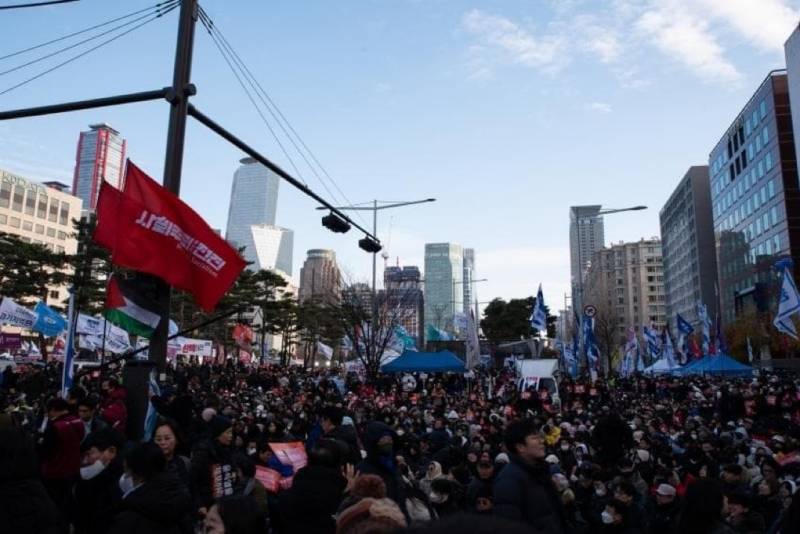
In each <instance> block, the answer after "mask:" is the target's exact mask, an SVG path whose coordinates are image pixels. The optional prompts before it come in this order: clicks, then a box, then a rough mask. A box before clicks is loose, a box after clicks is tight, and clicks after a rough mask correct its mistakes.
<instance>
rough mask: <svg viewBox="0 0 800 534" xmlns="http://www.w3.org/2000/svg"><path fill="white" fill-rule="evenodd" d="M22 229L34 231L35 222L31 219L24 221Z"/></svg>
mask: <svg viewBox="0 0 800 534" xmlns="http://www.w3.org/2000/svg"><path fill="white" fill-rule="evenodd" d="M22 229H23V230H26V231H28V232H31V231H33V223H32V222H30V221H22Z"/></svg>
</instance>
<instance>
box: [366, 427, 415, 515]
mask: <svg viewBox="0 0 800 534" xmlns="http://www.w3.org/2000/svg"><path fill="white" fill-rule="evenodd" d="M387 432H389V433H390V434H391V435H392V438H393V439H394V445H395V448H397V447H398V445H399V440H398V438H397V434H395V433H394V431H393V430H392V429H391V428H390V427H389V426H388V425H386V424H384V423H381V422H378V421H372V422H371V423H369V424H367V430H366V432H365V433H364V440H363V441H364V448H365V449H367V457H366V458H364V459H363V460H362V461H361V463H359V464H358V466H357V467H356V471H358V472H359V473H361V474H362V475H377V476H379V477H381V478H382V479H383V482H384V484H386V496H387V497H388V498H390V499H392V500H393V501H394V502H395V503H396V504H397V505H398V506H399V507H400V509H401V510H402V511H403V513H404V514H406V504H405V501H406V488H405V484H404V483H403V477H402V476H401V474H400V470H399V469H398V467H397V464H396V462H395V457H394V455H395V454H396V452H397V450H395V451H393V452H392V454H391V455H389V456H384V455H382V454H381V453H380V451H379V450H378V440H380V438H381V436H383V435H384V434H385V433H387Z"/></svg>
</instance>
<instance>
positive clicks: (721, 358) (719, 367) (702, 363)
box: [680, 354, 753, 375]
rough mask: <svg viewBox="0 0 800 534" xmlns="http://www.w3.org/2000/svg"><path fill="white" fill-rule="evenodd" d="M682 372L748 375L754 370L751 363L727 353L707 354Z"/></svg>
mask: <svg viewBox="0 0 800 534" xmlns="http://www.w3.org/2000/svg"><path fill="white" fill-rule="evenodd" d="M680 372H681V374H690V375H691V374H697V375H700V374H709V375H746V374H750V373H752V372H753V368H752V367H750V366H749V365H745V364H743V363H740V362H738V361H736V360H734V359H733V358H731V357H730V356H728V355H727V354H717V355H716V356H706V357H704V358H702V359H700V360H696V361H694V362H692V363H691V364H689V365H687V366H686V367H684V368H683V369H681V371H680Z"/></svg>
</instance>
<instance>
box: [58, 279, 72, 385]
mask: <svg viewBox="0 0 800 534" xmlns="http://www.w3.org/2000/svg"><path fill="white" fill-rule="evenodd" d="M67 320H68V321H69V328H68V329H67V347H66V350H65V351H64V370H63V372H62V375H61V397H62V398H64V399H66V398H67V393H69V390H70V389H72V379H73V377H74V372H75V370H74V369H73V368H72V360H73V359H74V358H75V293H73V292H72V290H71V289H70V291H69V308H68V312H67Z"/></svg>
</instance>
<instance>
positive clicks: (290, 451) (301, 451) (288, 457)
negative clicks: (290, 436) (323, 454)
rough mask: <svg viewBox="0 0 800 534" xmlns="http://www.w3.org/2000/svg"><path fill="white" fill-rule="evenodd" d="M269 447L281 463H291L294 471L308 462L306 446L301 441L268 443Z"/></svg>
mask: <svg viewBox="0 0 800 534" xmlns="http://www.w3.org/2000/svg"><path fill="white" fill-rule="evenodd" d="M269 448H270V449H272V452H274V453H275V456H277V457H278V460H279V461H280V462H281V463H282V464H287V465H291V466H292V467H294V472H295V473H297V471H298V470H300V469H302V468H303V467H305V466H306V464H308V455H307V454H306V448H305V447H304V446H303V442H301V441H290V442H289V443H270V444H269Z"/></svg>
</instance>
